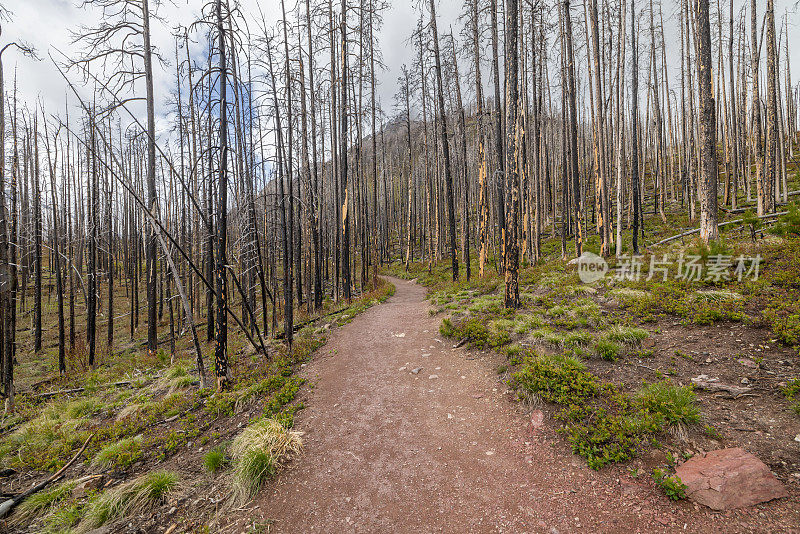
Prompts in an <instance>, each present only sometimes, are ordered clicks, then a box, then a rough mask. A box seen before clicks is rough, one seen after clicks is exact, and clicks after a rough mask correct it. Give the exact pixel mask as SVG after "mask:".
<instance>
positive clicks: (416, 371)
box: [411, 367, 422, 375]
mask: <svg viewBox="0 0 800 534" xmlns="http://www.w3.org/2000/svg"><path fill="white" fill-rule="evenodd" d="M420 371H422V367H415V368H414V369H412V370H411V374H412V375H416V374H418V373H419V372H420Z"/></svg>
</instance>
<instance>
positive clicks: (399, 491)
mask: <svg viewBox="0 0 800 534" xmlns="http://www.w3.org/2000/svg"><path fill="white" fill-rule="evenodd" d="M391 281H392V282H393V283H394V284H395V285H396V287H397V291H396V293H395V295H394V297H392V298H391V299H389V300H388V301H387V302H386V303H384V304H382V305H379V306H374V307H373V308H371V309H369V310H368V311H366V312H365V313H363V314H362V315H360V316H358V317H356V318H355V320H353V322H352V323H351V324H349V325H347V326H345V327H343V328H340V329H337V330H336V331H334V332H333V333H332V334H331V336H330V339H329V341H328V343H327V345H325V347H323V348H322V349H321V350H320V351H319V352H318V353H317V354H316V355H315V357H314V359H313V361H312V362H311V363H309V364H308V366H307V367H306V369H305V376H306V377H307V378H308V380H309V383H311V384H313V389H312V390H311V391H310V392H309V393H308V394H307V396H306V398H305V399H304V400H305V402H306V405H307V408H306V409H305V410H303V411H302V412H301V413H300V414H299V415H298V417H297V419H296V425H295V427H296V428H297V429H299V430H302V431H304V432H305V433H306V434H305V451H304V452H303V454H302V456H301V457H299V458H298V459H296V460H295V461H294V463H293V464H292V465H291V466H290V467H289V469H287V470H286V471H285V472H283V473H282V474H281V475H280V476H279V477H278V478H277V479H276V480H274V481H272V482H271V483H270V484H268V485H267V487H266V488H265V489H264V490H263V491H262V492H261V495H260V497H259V498H258V499H257V500H256V502H254V503H253V504H252V505H251V506H250V507H249V508H250V510H249V512H248V513H247V514H246V515H247V516H248V520H249V521H250V522H252V521H253V520H255V521H266V520H271V521H274V523H272V528H271V529H270V531H277V532H335V533H340V532H381V533H385V532H454V533H464V532H515V533H516V532H562V533H563V532H575V531H586V532H636V531H639V532H653V531H677V530H680V531H683V532H692V531H697V532H702V531H709V530H711V525H712V523H713V524H714V525H715V526H714V529H715V530H719V529H720V527H722V530H723V531H738V530H742V531H753V530H758V528H759V527H758V526H756V527H755V528H753V526H752V525H753V524H757V523H761V524H762V525H764V524H765V523H768V522H770V519H772V520H775V519H778V518H776V517H774V516H773V514H772V513H770V512H771V510H770V509H765V510H764V511H765V512H766V515H762V516H761V517H760V519H759V518H758V517H757V516H756V515H755V514H756V513H758V512H756V511H753V512H749V513H752V514H753V515H749V516H747V515H745V516H741V515H733V516H727V517H724V519H723V517H721V516H720V515H719V514H717V515H716V516H715V515H714V514H711V513H710V512H708V511H706V510H705V509H700V510H698V509H696V507H695V506H694V505H692V504H690V503H685V502H684V503H679V504H677V505H672V504H669V503H667V502H666V498H665V497H664V496H663V495H662V494H658V493H657V492H656V491H654V490H653V488H652V487H651V486H649V485H648V484H647V483H645V482H642V480H643V479H645V478H649V476H648V475H644V476H643V477H641V478H640V479H638V480H634V479H632V478H629V477H625V476H624V473H625V471H624V468H618V469H608V470H604V471H601V472H599V473H598V472H594V471H591V470H590V469H588V468H586V467H585V464H584V463H583V462H582V461H581V460H580V459H579V458H577V457H575V456H572V455H571V454H570V453H569V451H568V446H566V444H565V443H564V441H563V439H562V438H561V437H559V436H557V434H556V433H555V431H554V430H553V428H552V427H553V425H550V424H548V423H544V424H541V421H540V418H539V417H538V416H539V415H540V414H541V412H537V413H535V414H534V418H533V422H532V419H531V416H530V415H528V414H526V413H525V412H523V410H522V407H521V406H520V405H519V404H518V403H516V402H513V401H512V400H511V399H510V395H509V394H508V393H507V392H506V387H505V386H504V384H503V383H502V382H501V381H500V380H499V379H498V377H497V375H496V374H495V372H494V365H496V361H494V360H493V358H494V357H493V356H490V355H485V354H481V353H477V352H475V351H470V350H466V349H454V348H452V343H450V342H448V340H445V339H443V338H442V337H441V336H440V335H439V333H438V326H439V324H440V321H441V318H439V317H431V316H430V315H429V313H428V310H429V308H430V306H429V304H428V303H427V302H426V301H425V300H424V297H425V289H424V288H423V287H421V286H419V285H416V284H414V283H413V282H406V281H402V280H395V279H391ZM417 368H421V369H420V370H419V371H418V373H416V374H414V373H413V372H412V370H415V369H417ZM537 419H538V420H537ZM756 510H758V509H756ZM783 512H784V513H785V510H783ZM762 513H763V512H762ZM784 513H778V514H776V515H778V516H784ZM237 515H238V514H237ZM784 517H785V516H784ZM231 519H232V520H234V518H233V517H232V518H231ZM244 520H245V519H244V516H241V517H237V518H236V520H235V522H234V524H232V525H229V526H230V527H234V528H232V529H231V530H230V531H234V532H238V531H242V530H243V527H244V522H243V521H244ZM778 520H780V519H778ZM720 521H724V523H723V524H724V526H722V525H721V524H720ZM748 523H750V525H751V526H749V527H746V526H745V525H746V524H748ZM774 527H775V525H774V524H773V525H771V526H770V527H768V528H774ZM684 529H685V530H684ZM226 530H227V529H226Z"/></svg>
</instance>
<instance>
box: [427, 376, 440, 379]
mask: <svg viewBox="0 0 800 534" xmlns="http://www.w3.org/2000/svg"><path fill="white" fill-rule="evenodd" d="M436 378H439V375H431V376H429V377H428V380H434V379H436Z"/></svg>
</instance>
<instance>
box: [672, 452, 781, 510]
mask: <svg viewBox="0 0 800 534" xmlns="http://www.w3.org/2000/svg"><path fill="white" fill-rule="evenodd" d="M675 474H676V475H677V476H678V477H679V478H680V479H681V481H682V482H683V483H684V484H686V495H687V496H688V497H689V498H690V499H692V500H693V501H695V502H698V503H700V504H704V505H706V506H708V507H709V508H711V509H713V510H731V509H733V508H741V507H745V506H752V505H754V504H758V503H762V502H766V501H770V500H772V499H778V498H781V497H786V496H787V495H788V493H787V491H786V488H785V487H784V485H783V484H781V483H780V482H779V481H778V479H777V478H775V475H773V474H772V472H771V471H770V470H769V468H768V467H767V466H766V465H765V464H764V462H762V461H761V460H759V459H758V458H756V457H755V456H753V455H752V454H750V453H748V452H746V451H745V450H744V449H740V448H738V447H737V448H731V449H719V450H715V451H711V452H708V453H706V454H704V455H697V456H694V457H693V458H691V459H690V460H688V461H686V462H685V463H683V464H682V465H680V466H678V468H677V469H675Z"/></svg>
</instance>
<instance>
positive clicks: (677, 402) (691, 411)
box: [635, 380, 700, 425]
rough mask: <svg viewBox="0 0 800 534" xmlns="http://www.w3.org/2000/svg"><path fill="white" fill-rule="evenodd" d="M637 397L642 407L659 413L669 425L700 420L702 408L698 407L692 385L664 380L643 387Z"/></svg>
mask: <svg viewBox="0 0 800 534" xmlns="http://www.w3.org/2000/svg"><path fill="white" fill-rule="evenodd" d="M635 398H636V402H637V403H638V404H639V405H640V406H641V407H642V408H644V409H646V410H648V411H649V412H651V413H654V414H659V415H660V416H661V417H663V418H664V421H665V422H666V423H667V424H669V425H675V424H686V425H690V424H696V423H699V422H700V408H698V407H697V404H696V399H697V396H696V395H695V392H694V390H693V389H692V387H691V386H676V385H673V384H672V382H671V381H669V380H664V381H663V382H655V383H653V384H647V385H646V386H644V387H642V388H641V389H640V390H639V391H637V392H636V394H635Z"/></svg>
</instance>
